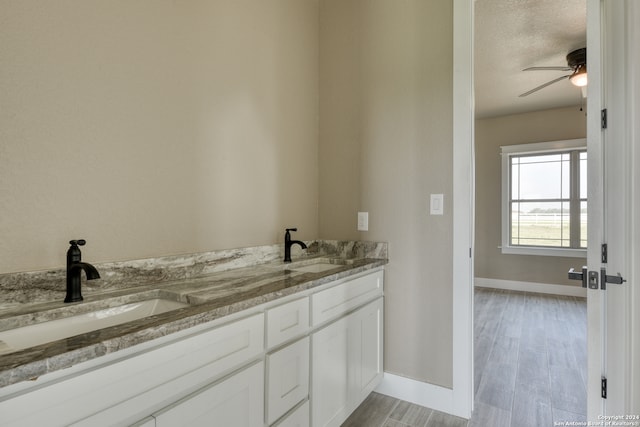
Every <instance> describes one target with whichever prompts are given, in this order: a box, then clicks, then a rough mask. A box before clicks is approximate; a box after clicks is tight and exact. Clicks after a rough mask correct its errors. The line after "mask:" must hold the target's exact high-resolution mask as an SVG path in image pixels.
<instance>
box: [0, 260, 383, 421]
mask: <svg viewBox="0 0 640 427" xmlns="http://www.w3.org/2000/svg"><path fill="white" fill-rule="evenodd" d="M382 285H383V270H382V269H376V270H373V271H372V272H366V273H361V274H358V275H355V276H353V277H347V278H344V279H341V280H338V281H335V282H332V283H328V284H325V285H322V286H320V287H318V288H315V289H309V290H306V291H302V292H300V293H298V294H294V295H290V296H287V297H284V298H282V299H279V300H275V301H272V302H269V303H266V304H263V305H261V306H257V307H253V308H249V309H247V310H245V311H242V312H239V313H235V314H233V315H229V316H228V317H227V318H222V319H218V320H216V321H214V322H213V323H209V324H203V325H198V326H194V327H193V328H189V329H185V330H183V331H180V332H178V333H176V334H171V335H167V336H165V337H163V338H158V339H155V340H153V341H149V342H146V343H144V344H140V345H138V346H135V347H131V348H128V349H125V350H122V351H118V352H115V353H111V354H109V355H107V356H103V357H97V358H94V359H91V360H89V361H87V362H83V363H81V364H79V365H77V366H74V367H72V368H69V369H63V370H60V371H57V372H53V373H52V374H48V375H45V376H43V377H42V378H39V379H37V380H34V381H33V382H22V383H18V384H15V385H13V386H8V387H4V388H2V389H0V425H2V426H27V427H31V426H34V425H46V426H91V427H95V426H138V427H154V426H183V425H189V426H200V425H202V426H212V425H213V426H225V427H226V426H234V427H235V426H238V427H268V426H270V427H309V426H310V425H311V426H312V427H320V426H338V425H340V423H342V422H343V421H344V420H345V419H346V418H347V417H348V415H349V414H350V413H351V412H352V411H353V410H354V409H355V408H356V407H357V406H358V405H359V404H360V403H361V402H362V400H364V398H365V397H366V396H367V395H368V394H369V393H370V392H371V391H372V390H373V389H374V388H375V387H376V386H377V384H378V383H379V382H380V380H381V378H382V325H383V298H382V295H383V286H382Z"/></svg>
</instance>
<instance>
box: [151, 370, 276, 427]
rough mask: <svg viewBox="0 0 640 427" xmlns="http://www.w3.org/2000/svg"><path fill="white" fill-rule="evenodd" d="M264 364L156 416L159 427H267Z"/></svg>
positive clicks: (176, 404)
mask: <svg viewBox="0 0 640 427" xmlns="http://www.w3.org/2000/svg"><path fill="white" fill-rule="evenodd" d="M263 414H264V364H263V362H260V363H257V364H255V365H253V366H251V367H249V368H246V369H245V370H243V371H242V372H240V373H237V374H234V375H233V376H231V377H229V378H227V379H225V380H224V381H221V382H220V383H217V384H214V385H212V386H209V387H207V388H205V389H203V390H200V391H198V392H196V393H194V394H192V395H190V396H187V397H185V398H184V399H182V400H180V401H179V402H176V403H175V404H173V405H171V406H170V407H168V408H167V409H165V410H163V411H160V412H158V413H156V414H154V417H155V419H156V427H165V426H166V427H174V426H190V427H199V426H202V427H209V426H212V425H217V426H234V427H255V426H261V425H263Z"/></svg>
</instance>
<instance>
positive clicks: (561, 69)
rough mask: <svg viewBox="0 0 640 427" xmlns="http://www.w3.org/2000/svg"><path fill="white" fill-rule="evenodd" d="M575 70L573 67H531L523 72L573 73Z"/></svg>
mask: <svg viewBox="0 0 640 427" xmlns="http://www.w3.org/2000/svg"><path fill="white" fill-rule="evenodd" d="M572 70H573V68H571V67H567V66H566V65H565V66H564V67H529V68H525V69H524V70H522V71H572Z"/></svg>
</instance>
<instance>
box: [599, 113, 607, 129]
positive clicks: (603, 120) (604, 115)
mask: <svg viewBox="0 0 640 427" xmlns="http://www.w3.org/2000/svg"><path fill="white" fill-rule="evenodd" d="M600 126H601V127H602V129H606V128H607V109H606V108H605V109H604V110H602V111H601V112H600Z"/></svg>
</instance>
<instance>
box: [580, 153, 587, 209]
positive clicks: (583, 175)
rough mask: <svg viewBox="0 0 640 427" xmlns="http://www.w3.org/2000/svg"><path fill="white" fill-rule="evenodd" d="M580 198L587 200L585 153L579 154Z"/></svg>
mask: <svg viewBox="0 0 640 427" xmlns="http://www.w3.org/2000/svg"><path fill="white" fill-rule="evenodd" d="M580 198H581V199H586V198H587V152H586V151H583V152H582V153H580Z"/></svg>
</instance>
